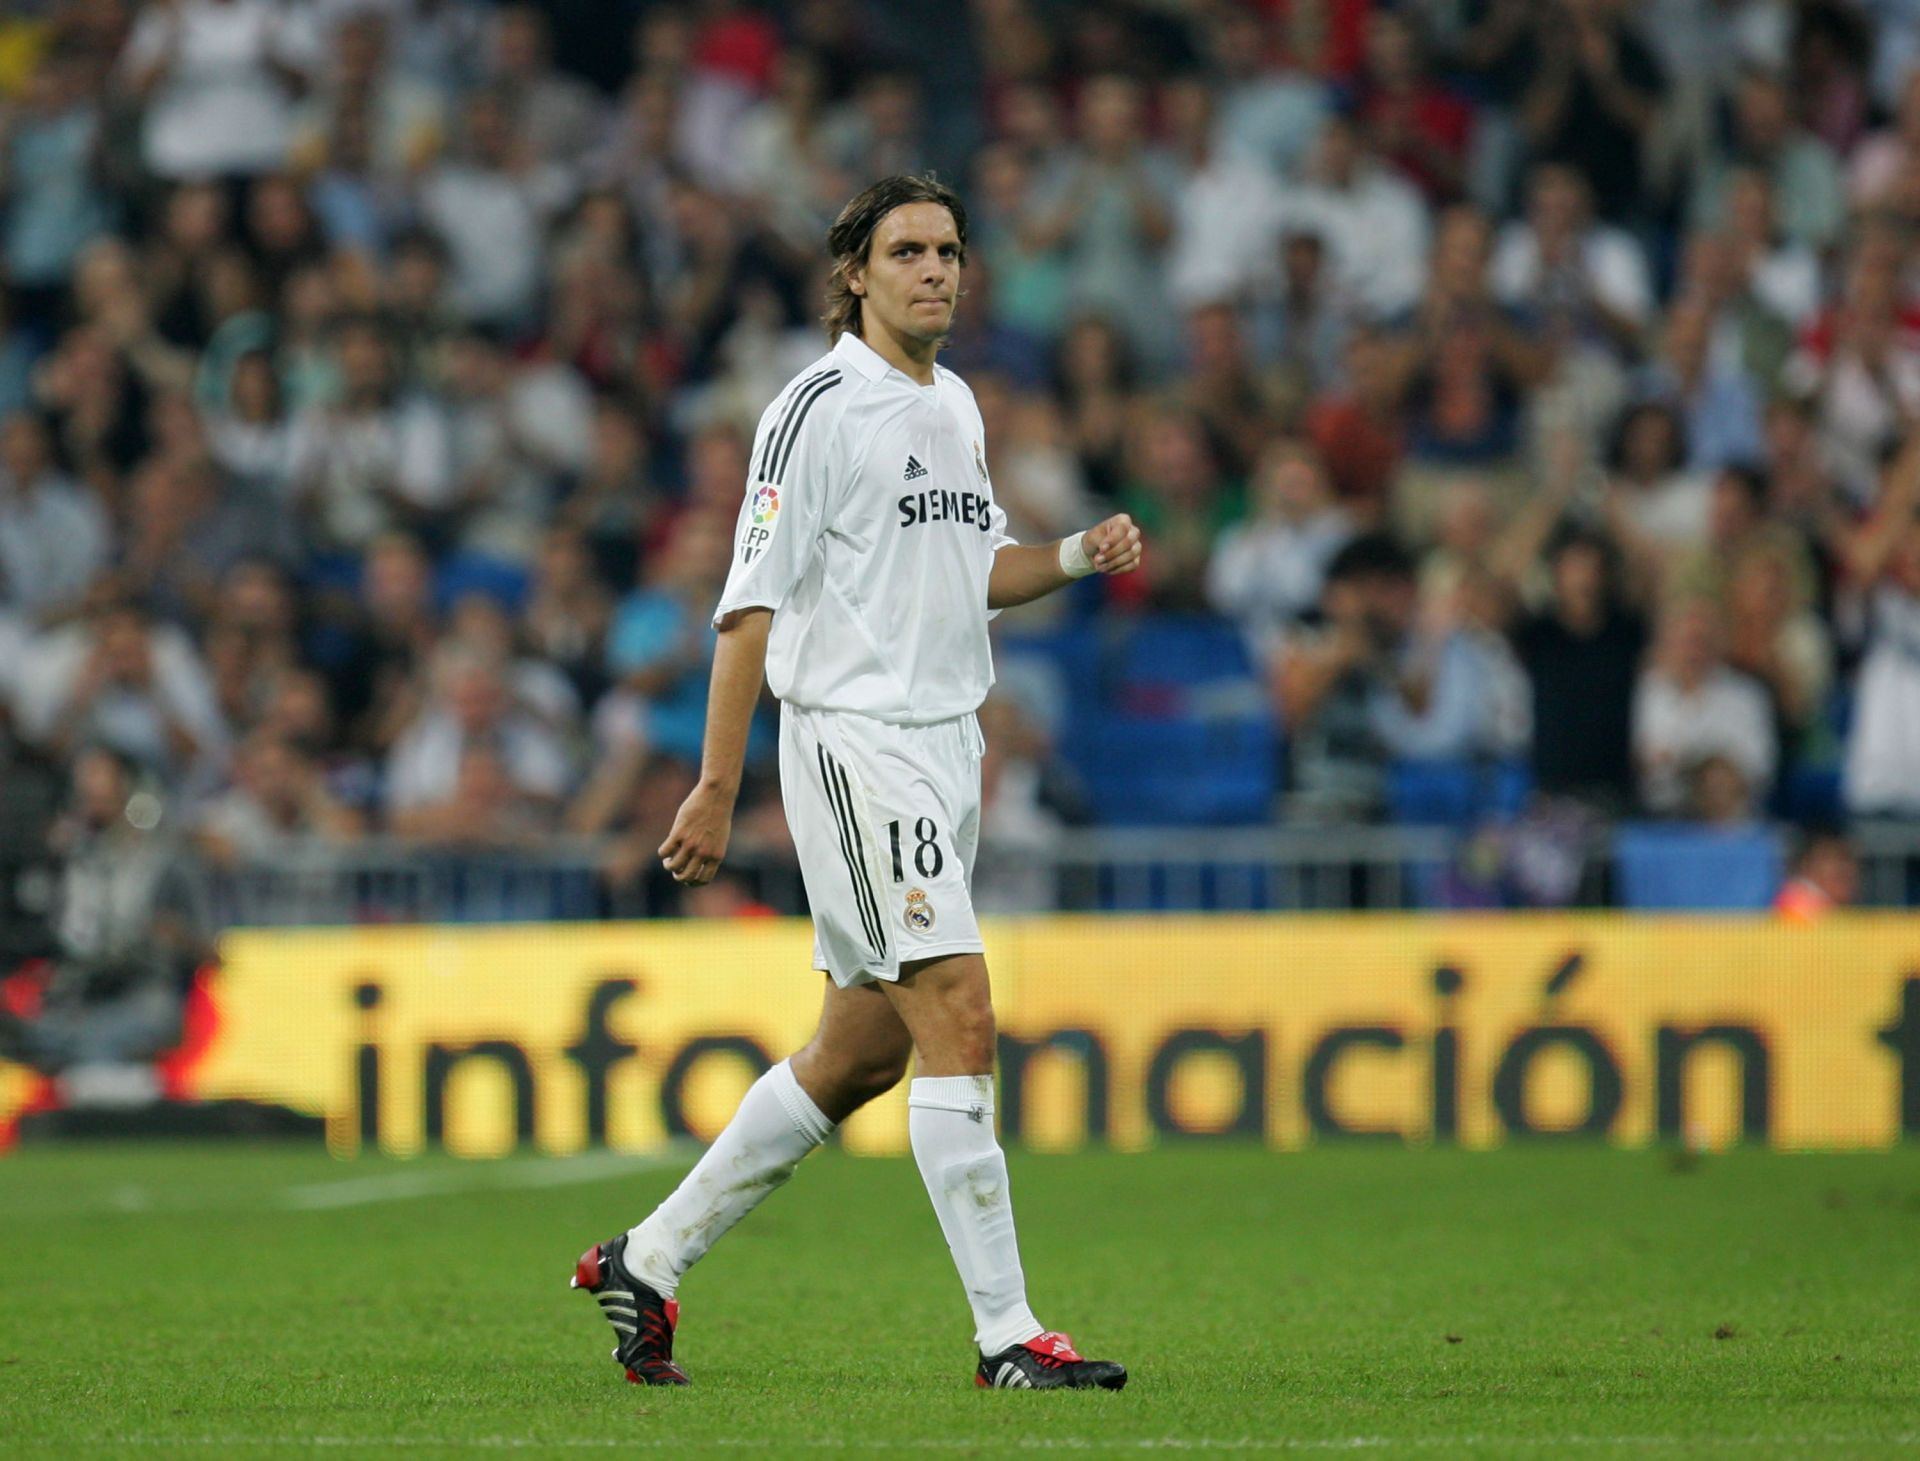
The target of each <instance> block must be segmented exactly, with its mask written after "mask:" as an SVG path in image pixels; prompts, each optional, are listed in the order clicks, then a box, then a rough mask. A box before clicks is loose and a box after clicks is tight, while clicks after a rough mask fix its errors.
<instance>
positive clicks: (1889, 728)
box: [1845, 437, 1920, 817]
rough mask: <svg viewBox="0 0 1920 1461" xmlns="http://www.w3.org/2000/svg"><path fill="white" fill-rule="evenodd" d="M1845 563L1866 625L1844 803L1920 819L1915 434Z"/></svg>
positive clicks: (1919, 487)
mask: <svg viewBox="0 0 1920 1461" xmlns="http://www.w3.org/2000/svg"><path fill="white" fill-rule="evenodd" d="M1846 566H1847V570H1848V573H1849V576H1850V580H1851V587H1852V590H1853V593H1854V594H1855V595H1856V596H1857V598H1858V599H1859V601H1860V602H1859V604H1858V612H1859V614H1860V616H1861V617H1862V618H1863V619H1864V620H1865V629H1866V653H1865V656H1864V658H1863V659H1862V661H1861V664H1860V673H1859V681H1858V688H1857V691H1856V695H1857V699H1856V702H1855V705H1854V711H1853V730H1852V734H1851V736H1850V738H1849V739H1848V742H1847V755H1846V779H1845V786H1846V802H1847V807H1848V809H1849V810H1850V811H1852V812H1855V813H1858V814H1861V815H1867V816H1882V817H1914V816H1920V736H1916V735H1915V734H1914V727H1915V726H1916V725H1920V720H1916V717H1920V437H1912V438H1909V441H1908V444H1907V446H1906V447H1905V448H1904V449H1903V450H1902V451H1901V454H1900V456H1899V458H1898V460H1897V461H1896V462H1895V463H1894V465H1893V468H1892V470H1891V471H1890V472H1889V473H1888V479H1887V487H1886V491H1885V494H1884V496H1883V497H1882V500H1881V502H1880V504H1879V506H1878V509H1877V510H1876V512H1875V515H1874V517H1873V518H1872V519H1871V520H1870V521H1869V522H1868V523H1866V524H1865V525H1864V526H1863V527H1862V528H1861V529H1860V531H1859V532H1858V533H1857V534H1856V535H1855V538H1854V541H1853V543H1852V544H1851V551H1850V553H1849V554H1848V561H1847V565H1846Z"/></svg>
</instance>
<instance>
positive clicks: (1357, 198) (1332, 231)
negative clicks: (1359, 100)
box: [1283, 116, 1432, 319]
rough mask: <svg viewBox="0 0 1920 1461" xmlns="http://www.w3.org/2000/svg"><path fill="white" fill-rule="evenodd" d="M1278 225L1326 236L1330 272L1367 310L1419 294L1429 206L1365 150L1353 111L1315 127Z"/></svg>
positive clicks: (1392, 311)
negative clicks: (1302, 174)
mask: <svg viewBox="0 0 1920 1461" xmlns="http://www.w3.org/2000/svg"><path fill="white" fill-rule="evenodd" d="M1283 227H1285V228H1287V229H1290V230H1291V229H1300V230H1304V231H1307V232H1311V233H1317V234H1319V235H1320V237H1322V238H1324V239H1325V240H1326V241H1327V244H1328V246H1329V248H1330V249H1331V251H1332V254H1333V272H1334V278H1335V279H1336V280H1338V281H1339V284H1340V286H1341V288H1342V289H1343V290H1344V291H1345V292H1346V293H1347V294H1349V295H1350V296H1351V297H1352V298H1354V299H1355V300H1357V301H1358V302H1359V304H1360V305H1361V307H1362V308H1363V309H1364V310H1365V311H1366V313H1368V314H1370V315H1372V316H1373V317H1375V318H1377V319H1384V318H1387V317H1389V316H1393V315H1397V314H1400V313H1402V312H1404V311H1406V310H1409V309H1411V308H1412V307H1413V306H1414V304H1415V303H1416V302H1417V301H1418V300H1419V298H1420V292H1421V290H1422V288H1423V287H1424V286H1425V283H1426V277H1427V245H1428V238H1429V235H1430V234H1431V231H1432V230H1431V226H1430V223H1429V220H1428V217H1427V206H1426V204H1425V203H1424V202H1423V201H1422V200H1421V197H1420V194H1419V191H1418V190H1417V189H1416V188H1415V187H1414V186H1413V184H1411V183H1409V182H1407V181H1406V180H1405V179H1404V178H1402V177H1400V176H1399V175H1398V174H1396V173H1395V172H1393V171H1392V170H1391V169H1390V168H1387V167H1385V166H1383V165H1382V164H1381V163H1380V162H1379V160H1378V159H1377V158H1375V157H1374V156H1373V155H1372V153H1371V152H1369V151H1368V149H1367V146H1366V143H1365V141H1364V140H1363V139H1362V137H1361V135H1360V132H1359V129H1358V128H1357V127H1356V126H1355V125H1354V123H1353V121H1352V119H1351V118H1349V117H1344V116H1333V117H1329V118H1328V119H1327V121H1326V124H1325V125H1324V126H1323V127H1322V128H1321V131H1320V140H1319V142H1318V144H1317V145H1316V146H1315V149H1314V155H1313V162H1312V164H1311V166H1310V167H1309V169H1308V171H1307V175H1306V178H1305V181H1304V182H1303V183H1302V185H1301V186H1299V187H1297V188H1294V189H1292V190H1291V191H1290V192H1289V193H1288V195H1287V199H1286V205H1285V211H1284V215H1283Z"/></svg>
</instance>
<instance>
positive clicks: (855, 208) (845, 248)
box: [821, 173, 967, 343]
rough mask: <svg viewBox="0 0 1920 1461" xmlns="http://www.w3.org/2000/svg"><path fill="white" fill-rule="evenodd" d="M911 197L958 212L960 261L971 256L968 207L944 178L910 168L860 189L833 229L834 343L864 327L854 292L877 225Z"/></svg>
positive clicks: (830, 311)
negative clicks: (914, 171) (856, 279)
mask: <svg viewBox="0 0 1920 1461" xmlns="http://www.w3.org/2000/svg"><path fill="white" fill-rule="evenodd" d="M909 203H938V204H939V205H940V206H941V207H942V208H944V209H946V210H947V212H949V213H951V214H952V215H953V231H954V233H955V234H956V235H957V236H958V237H959V239H960V262H961V263H962V264H964V263H966V261H967V209H966V205H965V204H964V203H962V202H961V201H960V195H959V194H958V193H956V192H954V190H953V189H952V188H950V187H948V186H947V185H946V184H945V183H943V182H941V181H940V180H939V179H938V178H936V177H933V176H932V175H928V176H925V177H918V176H915V175H913V174H910V173H900V174H896V175H895V176H893V177H890V178H882V179H880V181H879V182H877V183H875V184H874V185H873V186H872V187H870V188H868V189H867V190H866V191H865V192H862V193H859V194H856V195H855V196H854V197H853V198H852V199H850V200H849V201H848V203H847V206H846V207H844V208H842V209H841V210H840V216H839V217H838V218H836V219H834V220H833V227H832V228H829V229H828V230H827V248H828V250H829V251H831V253H832V254H833V277H832V278H831V279H830V280H828V281H827V312H826V314H825V316H824V317H823V318H822V321H821V322H822V323H823V324H825V325H826V327H827V339H828V341H829V343H831V342H835V341H838V340H839V338H840V337H841V336H842V335H844V334H847V333H848V332H849V331H851V332H852V333H853V334H855V335H858V334H859V333H860V296H859V295H857V294H855V293H854V292H853V276H854V274H855V273H856V272H858V271H859V270H860V269H862V268H864V267H866V262H867V251H868V250H869V249H871V248H872V247H873V231H874V229H876V228H878V227H879V226H880V220H881V219H883V218H885V217H886V216H887V215H888V214H889V213H891V212H893V210H894V209H896V208H903V207H905V206H906V205H907V204H909Z"/></svg>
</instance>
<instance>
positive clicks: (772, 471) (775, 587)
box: [713, 369, 841, 628]
mask: <svg viewBox="0 0 1920 1461" xmlns="http://www.w3.org/2000/svg"><path fill="white" fill-rule="evenodd" d="M840 379H841V372H840V371H839V370H837V369H825V370H821V371H818V372H816V373H814V374H813V375H810V376H808V377H806V378H805V379H803V380H801V381H800V382H799V383H797V384H796V385H794V386H793V387H792V388H791V389H789V390H788V391H786V392H785V393H784V394H783V395H782V396H781V397H780V398H779V399H778V400H776V401H775V402H774V403H773V404H772V405H771V406H769V407H768V408H767V411H766V414H765V415H764V416H762V417H761V418H760V429H759V430H758V431H757V432H755V433H754V438H753V456H752V457H751V458H750V465H749V476H748V479H747V491H746V498H745V500H744V501H743V502H742V503H741V504H740V516H739V517H738V519H736V521H735V524H734V532H733V558H732V562H731V565H730V566H729V568H728V570H727V584H726V587H725V588H724V589H723V590H721V593H720V603H719V605H718V606H717V607H716V608H715V609H714V611H713V623H714V627H715V628H718V627H719V625H720V622H721V620H723V619H724V618H725V617H726V616H727V615H728V614H731V613H733V612H734V611H735V610H736V609H753V608H762V609H772V610H774V611H775V612H776V613H777V612H779V610H780V608H781V606H782V605H783V604H785V603H786V601H787V597H788V595H790V594H791V593H792V592H793V589H794V586H795V585H796V584H797V583H799V582H800V579H801V576H802V575H803V574H805V572H806V571H807V567H808V565H809V564H810V563H811V562H812V561H813V555H814V553H815V551H816V549H817V548H818V546H819V542H820V532H821V525H822V522H823V520H824V517H825V511H826V500H827V495H828V493H829V492H830V491H831V489H832V485H833V476H832V473H833V460H834V452H833V417H834V415H835V413H834V411H833V409H832V407H833V406H834V405H835V404H837V403H836V402H835V401H834V399H833V392H834V390H835V389H836V387H838V386H839V384H840Z"/></svg>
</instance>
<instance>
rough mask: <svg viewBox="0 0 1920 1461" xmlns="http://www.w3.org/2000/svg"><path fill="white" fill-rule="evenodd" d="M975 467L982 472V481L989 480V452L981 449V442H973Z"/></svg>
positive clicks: (975, 469)
mask: <svg viewBox="0 0 1920 1461" xmlns="http://www.w3.org/2000/svg"><path fill="white" fill-rule="evenodd" d="M973 469H974V471H976V472H978V473H979V474H980V480H981V481H982V482H984V481H986V480H987V454H986V453H985V452H983V451H981V450H980V443H979V442H977V441H976V442H975V443H974V444H973Z"/></svg>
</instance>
